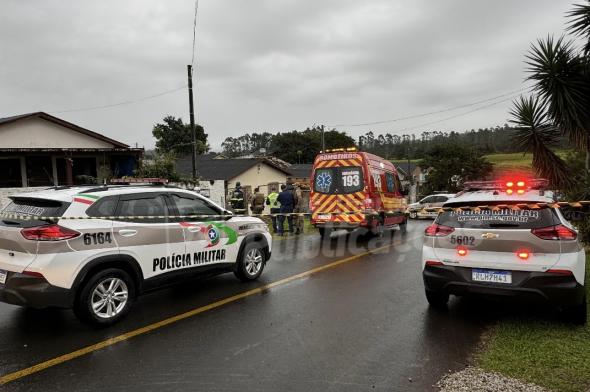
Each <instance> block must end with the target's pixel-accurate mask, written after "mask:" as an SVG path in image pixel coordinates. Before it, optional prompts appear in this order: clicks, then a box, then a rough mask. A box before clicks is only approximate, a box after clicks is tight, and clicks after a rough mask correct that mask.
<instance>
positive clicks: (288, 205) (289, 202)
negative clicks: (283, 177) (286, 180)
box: [277, 184, 295, 235]
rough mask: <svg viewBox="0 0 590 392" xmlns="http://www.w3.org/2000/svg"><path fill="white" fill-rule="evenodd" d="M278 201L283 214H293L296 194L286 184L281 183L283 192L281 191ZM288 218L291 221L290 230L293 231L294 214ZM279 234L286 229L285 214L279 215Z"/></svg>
mask: <svg viewBox="0 0 590 392" xmlns="http://www.w3.org/2000/svg"><path fill="white" fill-rule="evenodd" d="M277 201H278V202H279V203H281V214H291V213H292V212H293V209H294V208H295V195H294V194H293V192H292V191H291V190H288V189H287V186H286V185H284V184H283V185H281V193H279V197H278V198H277ZM286 218H287V222H288V223H289V232H290V233H292V232H293V216H291V215H289V216H288V217H286ZM278 226H279V235H283V233H284V231H285V215H279V221H278Z"/></svg>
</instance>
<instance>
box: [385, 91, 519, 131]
mask: <svg viewBox="0 0 590 392" xmlns="http://www.w3.org/2000/svg"><path fill="white" fill-rule="evenodd" d="M527 90H528V89H527ZM519 95H520V93H519V94H515V95H512V96H510V97H508V98H506V99H502V100H500V101H497V102H492V103H490V104H487V105H484V106H480V107H478V108H475V109H472V110H469V111H467V112H464V113H459V114H455V115H453V116H450V117H446V118H443V119H440V120H436V121H431V122H428V123H424V124H420V125H416V126H412V127H407V128H402V129H398V130H396V131H393V132H391V133H399V132H410V131H414V130H416V129H418V128H422V127H426V126H428V125H433V124H438V123H441V122H444V121H448V120H452V119H454V118H458V117H463V116H466V115H468V114H471V113H473V112H477V111H480V110H483V109H487V108H489V107H491V106H494V105H497V104H499V103H503V102H506V101H510V100H511V99H514V98H516V97H518V96H519Z"/></svg>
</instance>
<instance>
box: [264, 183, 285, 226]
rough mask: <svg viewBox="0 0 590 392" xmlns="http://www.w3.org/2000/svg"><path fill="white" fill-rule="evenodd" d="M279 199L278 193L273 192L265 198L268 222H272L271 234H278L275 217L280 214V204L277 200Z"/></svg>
mask: <svg viewBox="0 0 590 392" xmlns="http://www.w3.org/2000/svg"><path fill="white" fill-rule="evenodd" d="M278 198H279V193H278V192H277V191H275V190H273V191H272V192H271V193H270V194H269V195H268V196H267V197H266V205H267V206H269V207H270V214H271V215H270V220H271V221H272V231H273V233H275V234H276V233H278V231H279V226H278V225H277V215H276V214H278V213H280V212H281V203H279V201H278V200H277V199H278Z"/></svg>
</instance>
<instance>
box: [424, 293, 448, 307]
mask: <svg viewBox="0 0 590 392" xmlns="http://www.w3.org/2000/svg"><path fill="white" fill-rule="evenodd" d="M425 294H426V300H427V301H428V303H429V304H430V306H432V307H433V308H436V309H442V308H446V306H447V303H448V302H449V294H448V293H444V292H440V291H430V290H425Z"/></svg>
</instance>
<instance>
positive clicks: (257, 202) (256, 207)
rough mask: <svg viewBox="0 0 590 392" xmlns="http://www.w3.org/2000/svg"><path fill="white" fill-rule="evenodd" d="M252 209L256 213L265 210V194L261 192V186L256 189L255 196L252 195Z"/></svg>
mask: <svg viewBox="0 0 590 392" xmlns="http://www.w3.org/2000/svg"><path fill="white" fill-rule="evenodd" d="M250 209H251V210H252V214H254V215H259V214H262V211H264V194H262V192H260V188H256V189H254V196H252V204H251V205H250Z"/></svg>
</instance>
